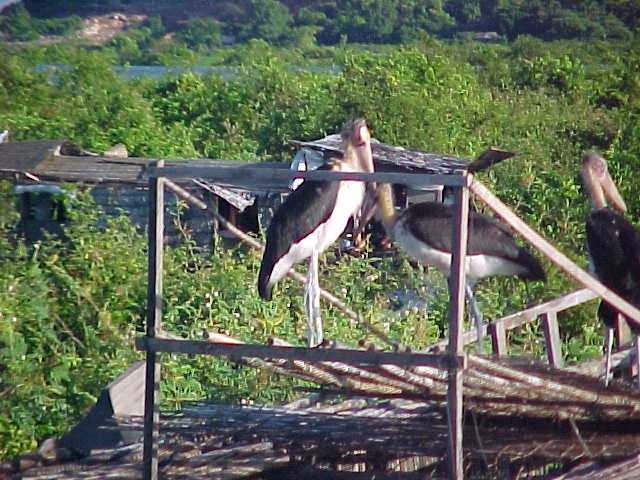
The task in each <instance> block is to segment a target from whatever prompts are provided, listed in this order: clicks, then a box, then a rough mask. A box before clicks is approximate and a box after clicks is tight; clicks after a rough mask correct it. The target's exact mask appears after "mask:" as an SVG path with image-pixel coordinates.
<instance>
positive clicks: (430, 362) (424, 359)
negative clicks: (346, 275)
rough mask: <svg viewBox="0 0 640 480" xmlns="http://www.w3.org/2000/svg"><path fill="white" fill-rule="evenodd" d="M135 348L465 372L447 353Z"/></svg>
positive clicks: (177, 344) (144, 342)
mask: <svg viewBox="0 0 640 480" xmlns="http://www.w3.org/2000/svg"><path fill="white" fill-rule="evenodd" d="M136 348H137V349H138V350H143V351H153V352H166V353H187V354H204V355H218V356H230V357H253V358H263V359H264V358H282V359H287V360H307V361H315V362H345V363H349V364H354V365H383V364H386V365H404V366H417V365H420V366H427V367H436V368H441V369H448V368H451V367H453V366H456V367H458V368H465V366H466V357H465V356H464V355H462V356H459V357H451V355H449V354H448V353H443V354H422V353H398V352H371V351H363V350H347V349H339V348H332V349H322V348H305V347H275V346H270V345H256V344H230V343H214V342H206V341H198V340H170V339H164V338H157V337H155V338H151V337H147V336H144V337H138V338H136Z"/></svg>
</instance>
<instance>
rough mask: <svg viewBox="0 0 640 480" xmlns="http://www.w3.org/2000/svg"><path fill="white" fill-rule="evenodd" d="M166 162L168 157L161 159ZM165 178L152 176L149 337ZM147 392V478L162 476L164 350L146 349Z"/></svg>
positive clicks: (158, 316) (156, 297) (153, 327)
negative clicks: (159, 461)
mask: <svg viewBox="0 0 640 480" xmlns="http://www.w3.org/2000/svg"><path fill="white" fill-rule="evenodd" d="M157 166H158V167H163V166H164V160H160V161H158V162H157ZM163 245H164V181H163V179H162V178H161V177H155V178H151V179H150V180H149V272H148V276H147V279H148V280H147V281H148V287H147V328H146V336H147V338H153V337H155V336H156V335H157V334H158V332H159V331H160V330H161V328H162V271H163V268H162V264H163V262H162V260H163V257H164V251H163ZM145 375H146V383H145V393H144V449H143V459H142V461H143V475H144V477H143V478H144V479H145V480H157V478H158V437H159V433H160V426H159V421H160V395H159V393H160V392H159V385H160V354H159V353H157V352H154V351H149V350H147V352H146V373H145Z"/></svg>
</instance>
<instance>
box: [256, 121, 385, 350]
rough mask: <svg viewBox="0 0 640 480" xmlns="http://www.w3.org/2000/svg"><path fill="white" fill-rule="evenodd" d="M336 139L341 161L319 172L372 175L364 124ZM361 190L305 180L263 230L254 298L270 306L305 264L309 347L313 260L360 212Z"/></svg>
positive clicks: (315, 301) (318, 323) (317, 325)
mask: <svg viewBox="0 0 640 480" xmlns="http://www.w3.org/2000/svg"><path fill="white" fill-rule="evenodd" d="M341 136H342V150H343V157H342V159H336V160H334V161H333V162H330V163H328V164H326V165H324V166H322V167H320V168H321V169H324V170H332V171H336V172H368V173H372V172H373V171H374V167H373V156H372V154H371V136H370V134H369V130H368V128H367V125H366V123H365V121H364V119H361V118H357V119H353V120H349V121H347V122H345V124H344V126H343V128H342V132H341ZM365 190H366V185H365V182H362V181H352V180H346V181H339V182H326V181H312V180H306V181H305V182H304V183H303V184H302V185H301V186H300V187H299V188H297V189H296V190H294V191H293V192H291V194H290V195H289V196H288V197H287V199H286V200H285V201H284V202H283V203H282V205H281V206H280V208H279V209H278V210H277V211H276V213H275V215H274V216H273V220H271V223H270V224H269V228H268V229H267V238H266V244H265V249H264V254H263V257H262V263H261V265H260V272H259V274H258V292H259V294H260V296H261V297H262V298H263V299H265V300H270V299H271V296H272V290H273V287H274V286H275V285H276V283H278V281H279V280H280V279H281V278H282V277H284V276H285V275H286V274H287V272H288V271H289V269H290V268H291V267H292V266H293V265H295V264H296V263H299V262H302V261H303V260H305V259H307V258H308V259H309V270H308V273H307V279H306V282H305V294H304V303H305V313H306V317H307V343H308V345H309V346H310V347H313V346H317V345H319V344H320V343H321V342H322V320H321V318H320V286H319V281H318V257H319V255H320V254H321V253H322V252H324V250H326V249H327V247H329V245H331V244H332V243H333V242H334V241H335V240H337V239H338V237H339V236H340V234H342V232H343V231H344V229H345V227H346V225H347V222H348V221H349V219H350V218H351V217H352V216H353V215H355V214H356V213H357V212H358V211H359V210H360V207H361V205H362V202H363V200H364V197H365Z"/></svg>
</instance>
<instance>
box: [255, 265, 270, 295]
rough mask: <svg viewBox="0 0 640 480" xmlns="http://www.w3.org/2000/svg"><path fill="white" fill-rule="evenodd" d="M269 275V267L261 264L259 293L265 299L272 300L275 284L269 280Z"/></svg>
mask: <svg viewBox="0 0 640 480" xmlns="http://www.w3.org/2000/svg"><path fill="white" fill-rule="evenodd" d="M269 276H270V274H269V272H267V269H266V268H264V265H261V266H260V273H259V274H258V293H259V294H260V298H262V299H263V300H271V292H272V290H273V284H272V283H271V282H269Z"/></svg>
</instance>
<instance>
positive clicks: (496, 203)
mask: <svg viewBox="0 0 640 480" xmlns="http://www.w3.org/2000/svg"><path fill="white" fill-rule="evenodd" d="M469 188H470V189H471V191H472V192H473V193H474V194H476V195H477V196H478V197H479V198H480V199H481V200H482V201H483V202H484V203H486V204H487V206H489V208H491V210H493V211H494V212H495V213H496V214H497V215H498V216H499V217H500V218H502V219H503V220H504V221H505V222H506V223H508V224H509V225H510V226H511V228H513V229H514V230H515V231H516V232H518V233H519V234H520V235H522V236H523V237H524V239H525V240H527V242H529V243H530V244H531V245H532V246H533V247H535V248H537V249H538V250H539V251H540V252H542V253H543V254H544V255H545V256H546V257H547V258H548V259H549V260H551V261H552V262H553V263H555V264H556V265H557V266H558V267H560V268H561V269H562V270H563V271H564V272H565V273H566V274H567V275H569V276H570V277H571V278H573V279H574V280H576V281H577V282H579V283H580V284H582V285H583V286H585V287H586V288H588V289H590V290H592V291H593V292H594V293H596V294H597V295H598V296H599V297H602V298H603V299H605V300H606V301H607V302H608V303H610V304H611V305H612V306H613V307H615V308H616V309H618V310H619V311H620V312H622V313H624V314H625V315H626V316H627V317H629V321H631V322H633V323H634V324H636V325H637V326H638V328H640V310H639V309H638V308H636V307H634V306H633V305H631V304H630V303H629V302H627V301H626V300H624V299H623V298H622V297H620V296H619V295H617V294H616V293H614V292H613V291H611V290H609V289H608V288H607V287H605V286H604V285H603V284H602V283H600V282H599V281H598V280H596V279H595V278H594V277H592V276H591V275H590V274H588V273H587V272H585V271H584V270H583V269H582V268H580V267H578V266H577V265H576V264H575V263H573V262H572V261H571V259H569V257H567V256H566V255H565V254H564V253H562V252H561V251H559V250H558V249H557V248H555V247H554V246H553V245H551V243H549V242H548V241H547V240H546V239H545V238H543V237H542V236H541V235H540V234H539V233H538V232H536V231H535V230H534V229H533V228H531V227H530V226H529V225H527V224H526V223H525V222H524V221H522V220H521V219H520V218H519V217H518V216H517V215H516V214H515V213H514V212H513V211H512V210H511V209H510V208H509V207H507V206H506V205H505V204H504V203H502V201H500V199H499V198H498V197H496V196H495V195H494V194H493V193H491V192H490V191H489V189H488V188H487V187H485V186H484V185H483V184H482V183H481V182H479V181H478V180H475V179H474V180H473V181H472V182H471V185H470V186H469Z"/></svg>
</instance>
